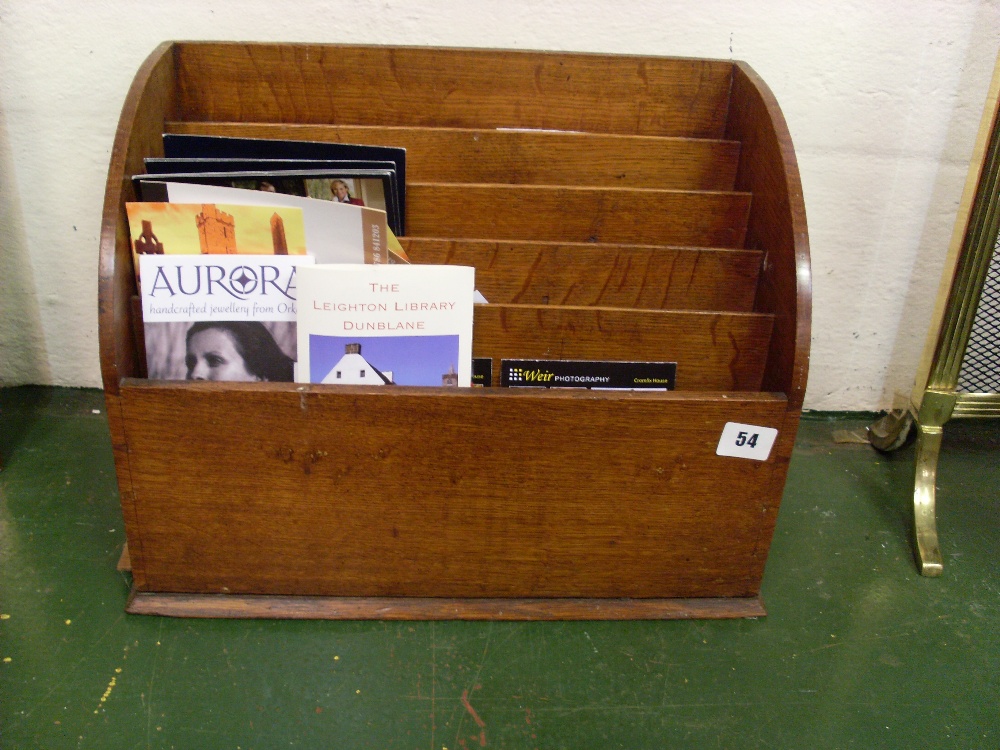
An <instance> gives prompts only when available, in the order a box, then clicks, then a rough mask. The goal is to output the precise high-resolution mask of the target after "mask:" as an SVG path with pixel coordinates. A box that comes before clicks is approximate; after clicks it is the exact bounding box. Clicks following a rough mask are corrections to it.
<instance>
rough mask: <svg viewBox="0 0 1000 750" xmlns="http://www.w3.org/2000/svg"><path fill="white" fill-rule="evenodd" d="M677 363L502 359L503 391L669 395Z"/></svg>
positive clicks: (672, 388)
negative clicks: (582, 390) (652, 392)
mask: <svg viewBox="0 0 1000 750" xmlns="http://www.w3.org/2000/svg"><path fill="white" fill-rule="evenodd" d="M676 380H677V363H676V362H613V361H588V360H567V359H561V360H556V359H552V360H549V359H505V360H503V361H501V362H500V385H501V386H502V387H504V388H592V389H604V390H657V391H672V390H674V386H675V385H676Z"/></svg>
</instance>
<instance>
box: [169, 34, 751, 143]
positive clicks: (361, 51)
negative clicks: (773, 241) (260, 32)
mask: <svg viewBox="0 0 1000 750" xmlns="http://www.w3.org/2000/svg"><path fill="white" fill-rule="evenodd" d="M175 50H176V59H177V87H178V92H179V95H180V102H181V105H182V107H181V111H182V112H183V116H182V117H181V118H180V119H185V120H216V121H221V120H235V121H243V122H253V121H257V122H287V123H330V122H341V123H356V124H360V125H418V126H423V125H430V126H445V127H490V128H495V127H516V128H544V129H557V130H580V131H585V132H595V133H622V134H625V135H670V136H686V137H697V138H719V137H721V134H722V132H723V130H724V127H725V118H726V107H727V102H728V99H729V86H730V79H731V75H732V64H731V63H729V62H725V61H720V60H693V59H683V58H663V57H661V58H656V57H645V58H640V57H629V56H623V55H599V54H580V53H541V52H525V51H515V50H505V51H497V50H475V49H465V50H456V49H431V48H427V47H358V46H352V45H319V44H301V45H295V46H291V45H281V44H243V43H235V42H234V43H218V44H211V45H206V44H200V43H184V42H181V43H178V44H177V45H176V47H175Z"/></svg>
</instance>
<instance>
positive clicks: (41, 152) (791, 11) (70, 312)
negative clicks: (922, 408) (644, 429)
mask: <svg viewBox="0 0 1000 750" xmlns="http://www.w3.org/2000/svg"><path fill="white" fill-rule="evenodd" d="M166 39H232V40H251V41H265V40H280V41H312V42H359V43H391V44H410V45H454V46H470V47H512V48H523V49H554V50H579V51H595V52H611V53H634V54H648V55H682V56H693V57H716V58H726V59H728V58H735V59H742V60H746V61H747V62H749V63H750V64H751V65H752V66H753V67H754V68H755V69H756V70H757V71H758V72H759V73H760V74H761V76H762V77H763V78H764V80H765V81H767V82H768V84H769V85H770V86H771V88H772V89H773V91H774V93H775V95H776V96H777V99H778V101H779V102H780V103H781V105H782V108H783V110H784V113H785V116H786V118H787V120H788V126H789V130H790V131H791V135H792V138H793V140H794V142H795V146H796V150H797V153H798V158H799V167H800V170H801V173H802V182H803V187H804V191H805V200H806V210H807V213H808V217H809V225H810V237H811V245H812V258H813V278H814V317H813V321H814V322H813V356H812V368H811V373H810V380H809V389H808V393H807V397H806V407H807V408H811V409H835V410H874V409H880V408H883V407H886V406H888V405H889V404H890V402H891V399H892V395H893V392H894V391H895V390H904V391H905V390H909V387H910V384H911V383H912V380H913V376H914V371H915V368H916V364H917V361H918V360H919V357H920V353H921V352H922V350H923V343H924V337H925V335H926V328H927V323H928V320H929V317H930V312H931V306H932V298H933V296H934V294H935V293H936V290H937V286H938V281H939V276H940V268H941V262H942V260H943V256H944V253H945V250H946V247H947V244H948V241H949V238H950V235H951V230H952V224H953V222H954V216H955V211H956V208H957V204H958V200H959V198H960V196H961V192H962V186H963V183H964V180H965V173H966V170H967V166H968V159H969V155H970V153H971V149H972V143H973V140H974V138H975V133H976V129H977V127H978V122H979V117H980V114H981V111H982V106H983V101H984V98H985V95H986V90H987V87H988V84H989V79H990V76H991V73H992V69H993V64H994V60H995V57H996V53H997V49H998V44H1000V3H998V1H997V0H992V1H988V0H949V1H945V0H923V1H922V2H921V1H918V0H831V1H830V2H824V3H819V2H815V0H813V1H812V2H809V1H807V0H775V1H771V2H769V1H767V0H762V1H761V2H754V3H748V2H744V1H743V0H701V2H697V3H692V2H678V1H677V0H635V1H634V2H631V3H622V2H609V1H607V0H590V2H568V1H567V0H549V1H548V2H546V3H538V2H533V1H530V0H507V1H506V2H502V3H501V2H472V1H469V0H467V1H466V2H445V1H443V0H352V2H349V3H333V2H329V1H328V0H298V2H295V3H275V2H272V1H271V0H240V1H237V0H230V1H229V2H223V1H222V0H172V1H171V2H159V3H151V2H138V1H130V0H91V1H90V2H79V1H67V0H62V1H61V2H56V0H32V2H28V1H27V0H0V382H3V383H4V384H8V385H11V384H19V383H45V384H59V385H79V386H99V385H100V372H99V366H98V351H97V309H96V307H97V302H96V277H97V270H96V266H97V244H98V233H99V223H100V217H101V208H102V201H103V191H104V180H105V173H106V169H107V162H108V159H109V156H110V151H111V144H112V139H113V137H114V132H115V127H116V125H117V121H118V115H119V111H120V108H121V104H122V101H123V99H124V97H125V93H126V91H127V89H128V86H129V84H130V82H131V80H132V77H133V75H134V73H135V71H136V69H137V68H138V66H139V65H140V63H141V62H142V60H143V59H144V58H145V57H146V55H148V54H149V52H150V51H151V50H152V49H153V47H154V46H155V45H156V44H158V43H159V42H161V41H163V40H166Z"/></svg>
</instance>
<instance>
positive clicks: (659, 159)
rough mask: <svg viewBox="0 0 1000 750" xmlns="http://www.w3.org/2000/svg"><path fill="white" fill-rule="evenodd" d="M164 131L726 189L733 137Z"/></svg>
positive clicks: (431, 175) (448, 168) (472, 171)
mask: <svg viewBox="0 0 1000 750" xmlns="http://www.w3.org/2000/svg"><path fill="white" fill-rule="evenodd" d="M166 127H167V132H170V133H195V134H198V135H225V136H239V137H242V138H278V139H293V140H303V141H324V142H334V143H365V144H369V145H373V146H398V147H402V148H405V149H406V175H407V178H408V179H409V180H411V181H413V182H484V183H509V184H517V185H590V186H593V187H633V188H662V189H672V190H732V189H733V182H734V180H735V178H736V164H737V160H738V159H739V153H740V144H739V143H738V142H736V141H721V140H710V139H698V138H660V137H656V136H622V135H598V134H594V133H561V132H539V131H527V130H492V129H483V128H480V129H471V128H401V127H373V126H359V125H282V124H275V123H245V124H244V123H231V122H170V123H167V126H166Z"/></svg>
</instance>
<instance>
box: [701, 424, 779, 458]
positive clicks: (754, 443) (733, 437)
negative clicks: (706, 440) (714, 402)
mask: <svg viewBox="0 0 1000 750" xmlns="http://www.w3.org/2000/svg"><path fill="white" fill-rule="evenodd" d="M777 437H778V431H777V430H776V429H774V428H773V427H758V426H757V425H752V424H741V423H739V422H727V423H726V426H725V428H724V429H723V430H722V437H720V438H719V447H718V448H716V449H715V454H716V455H717V456H732V457H733V458H752V459H753V460H754V461H766V460H767V457H768V456H769V455H771V446H773V445H774V441H775V439H776V438H777Z"/></svg>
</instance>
